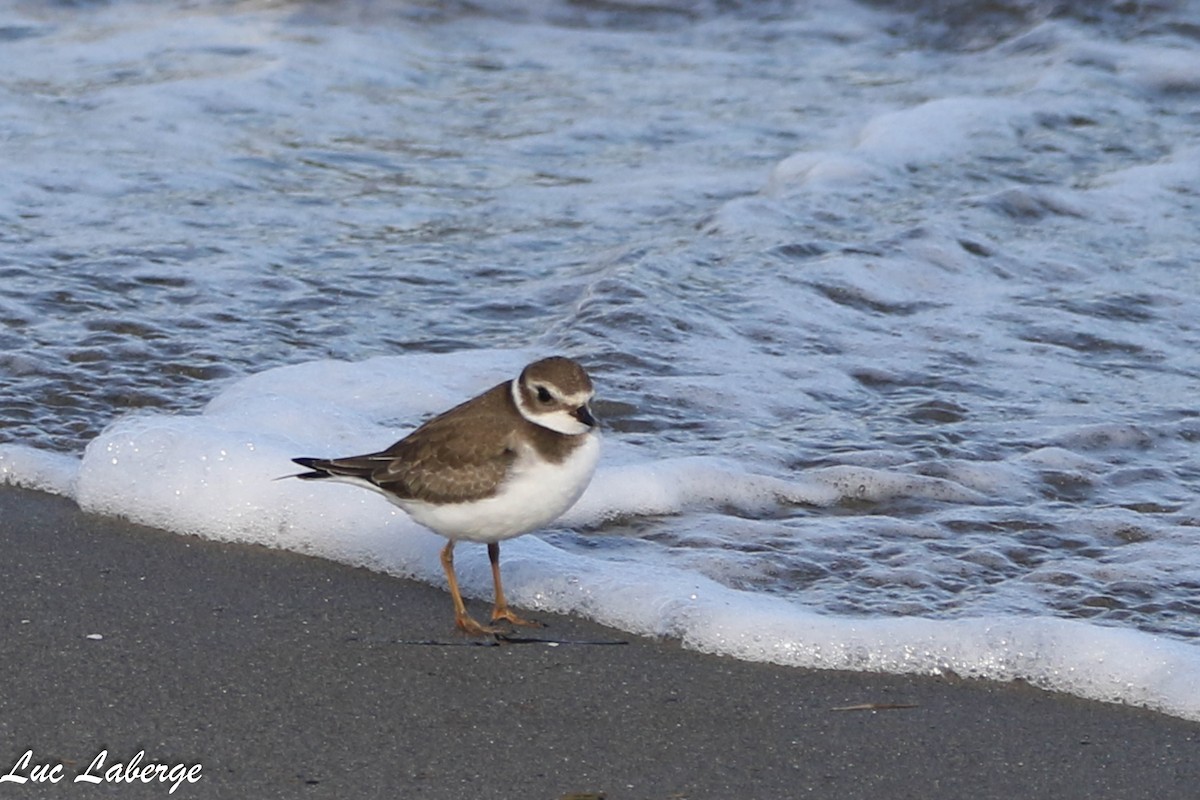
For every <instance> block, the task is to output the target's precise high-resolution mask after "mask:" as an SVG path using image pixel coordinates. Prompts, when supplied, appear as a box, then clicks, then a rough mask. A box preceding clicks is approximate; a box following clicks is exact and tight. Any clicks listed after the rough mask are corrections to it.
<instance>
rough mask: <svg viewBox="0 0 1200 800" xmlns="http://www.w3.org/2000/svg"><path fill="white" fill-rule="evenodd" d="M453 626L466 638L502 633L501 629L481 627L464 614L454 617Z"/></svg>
mask: <svg viewBox="0 0 1200 800" xmlns="http://www.w3.org/2000/svg"><path fill="white" fill-rule="evenodd" d="M454 624H455V626H457V627H458V629H459V630H460V631H462V632H463V633H465V634H467V635H468V636H491V635H493V634H497V633H503V632H504V629H503V628H497V627H496V626H495V625H481V624H479V623H478V622H476V621H475V620H474V619H472V618H471V617H469V616H467V615H466V614H464V615H462V616H461V617H455V618H454Z"/></svg>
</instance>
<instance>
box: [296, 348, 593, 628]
mask: <svg viewBox="0 0 1200 800" xmlns="http://www.w3.org/2000/svg"><path fill="white" fill-rule="evenodd" d="M594 394H595V390H594V389H593V388H592V381H591V379H590V378H589V377H588V375H587V373H586V372H585V371H584V369H583V367H581V366H580V365H579V364H577V363H576V362H575V361H572V360H571V359H569V358H563V357H561V356H554V357H551V358H544V359H542V360H540V361H535V362H533V363H532V364H529V365H528V366H526V367H525V369H523V370H522V371H521V374H520V375H519V376H518V377H517V378H515V379H513V380H511V381H505V382H504V383H501V384H499V385H498V386H494V387H492V388H491V389H489V390H487V391H486V392H484V393H483V394H481V395H479V396H478V397H475V398H472V399H471V400H468V401H466V402H465V403H462V404H461V405H458V406H455V407H454V408H452V409H450V410H449V411H446V412H444V413H442V414H439V415H438V416H436V417H434V418H433V419H431V420H429V421H428V422H426V423H424V424H423V425H421V426H420V427H419V428H417V429H416V430H415V431H413V432H412V433H410V434H409V435H408V436H406V437H404V438H403V439H401V440H400V441H398V442H396V443H395V444H393V445H392V446H391V447H389V448H387V449H386V450H382V451H380V452H378V453H369V454H367V455H360V456H349V457H346V458H294V459H292V460H293V461H294V462H295V463H297V464H299V465H300V466H302V467H305V468H307V469H309V470H311V471H310V472H304V473H301V474H300V475H297V476H295V477H298V478H301V479H303V480H333V481H342V482H346V483H352V484H355V485H356V486H362V487H364V488H367V489H371V490H373V491H376V492H379V493H380V494H382V495H383V496H384V497H386V498H387V499H388V500H389V501H391V502H392V503H394V504H396V505H397V506H399V507H400V508H402V509H404V511H405V512H406V513H408V515H409V516H410V517H412V518H413V519H414V520H415V521H416V522H418V523H420V524H421V525H423V526H425V527H426V528H428V529H430V530H431V531H433V532H434V533H437V534H440V535H442V536H444V537H446V539H448V540H449V541H447V542H446V546H445V547H444V548H443V549H442V568H443V569H444V570H445V572H446V581H447V583H448V584H449V587H450V595H451V597H452V598H453V599H454V622H455V624H456V625H457V626H458V628H459V629H461V630H463V631H465V632H466V633H468V634H472V635H484V634H490V633H497V632H500V630H501V629H500V628H497V627H496V626H494V625H482V624H480V623H479V622H476V621H475V620H474V619H472V618H471V616H470V615H469V614H468V613H467V609H466V605H465V604H464V603H463V599H462V595H461V594H460V593H459V590H458V579H457V577H456V575H455V572H454V545H455V544H456V543H457V542H459V541H461V540H466V541H470V542H486V543H487V546H488V559H489V560H490V561H491V565H492V582H493V584H494V586H495V603H494V605H493V607H492V622H493V623H495V622H500V621H505V622H508V623H511V624H514V625H538V624H539V623H537V622H533V621H531V620H527V619H523V618H522V617H520V616H518V615H517V614H516V613H515V612H513V610H512V609H511V608H509V606H508V602H507V601H506V600H505V598H504V589H503V586H502V584H501V581H500V542H502V541H504V540H505V539H511V538H513V537H514V536H520V535H521V534H524V533H528V532H530V531H533V530H536V529H538V528H541V527H543V526H545V525H547V524H548V523H550V522H551V521H553V520H555V519H557V518H558V517H559V516H560V515H561V514H562V513H563V512H565V511H566V510H567V509H568V508H570V507H571V506H572V505H574V504H575V501H576V500H578V499H579V496H580V495H582V494H583V491H584V489H585V488H587V485H588V482H589V481H591V478H592V473H593V472H594V471H595V469H596V462H597V461H598V460H599V457H600V437H599V434H598V432H597V430H596V428H597V425H596V419H595V417H593V416H592V412H591V408H590V407H589V403H590V402H591V400H592V397H593V396H594Z"/></svg>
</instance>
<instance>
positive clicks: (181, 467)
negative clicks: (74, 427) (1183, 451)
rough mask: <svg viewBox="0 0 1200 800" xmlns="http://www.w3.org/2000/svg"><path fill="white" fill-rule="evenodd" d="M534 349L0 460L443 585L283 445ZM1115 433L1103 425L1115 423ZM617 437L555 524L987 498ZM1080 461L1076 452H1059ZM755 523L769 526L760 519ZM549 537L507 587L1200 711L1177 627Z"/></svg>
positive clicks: (274, 387) (775, 643)
mask: <svg viewBox="0 0 1200 800" xmlns="http://www.w3.org/2000/svg"><path fill="white" fill-rule="evenodd" d="M527 357H528V354H527V353H524V352H511V351H504V352H480V353H472V354H469V355H465V356H462V355H448V356H414V357H396V358H377V359H372V360H368V361H364V362H361V363H344V362H332V361H327V362H313V363H308V364H301V365H297V366H292V367H285V368H280V369H275V370H268V371H266V372H263V373H259V374H257V375H254V376H252V377H250V378H248V379H246V380H243V381H240V382H237V383H234V384H233V385H231V386H230V387H229V388H228V389H227V390H226V391H225V392H223V393H222V394H221V395H220V396H218V397H217V398H215V399H214V400H213V401H212V403H210V404H209V406H208V408H207V409H206V410H205V412H204V413H203V414H200V415H195V416H184V415H162V414H138V415H133V416H128V417H125V418H122V419H119V420H117V421H116V422H114V423H113V424H112V425H111V426H110V427H109V428H108V429H107V430H105V431H104V433H103V434H102V435H101V436H100V437H98V438H97V439H96V440H95V441H93V442H92V443H91V444H90V445H89V446H88V448H87V451H86V453H85V454H84V456H83V458H82V460H81V461H80V460H75V459H70V458H68V457H64V456H54V457H47V456H45V454H41V453H38V452H37V451H31V450H29V449H27V448H20V447H14V446H4V447H0V467H2V470H3V475H4V477H5V480H6V481H8V482H13V483H18V484H21V485H29V486H36V487H39V488H50V489H53V490H55V491H60V492H68V491H73V493H74V496H75V498H76V499H77V500H78V502H79V504H80V506H81V507H82V508H84V509H85V510H87V511H90V512H94V513H100V514H107V515H114V516H120V517H124V518H127V519H130V520H133V521H137V522H140V523H145V524H149V525H154V526H157V527H160V528H163V529H166V530H171V531H176V532H178V533H181V534H191V535H196V536H201V537H205V538H210V539H216V540H221V541H234V542H247V543H255V544H262V545H267V546H271V547H279V548H285V549H290V550H295V551H298V552H303V553H307V554H311V555H316V556H320V557H324V558H329V559H332V560H335V561H339V562H342V563H346V564H351V565H361V566H366V567H369V568H372V569H376V570H381V571H384V572H387V573H390V574H394V575H402V576H410V577H416V578H418V579H420V580H423V581H428V582H431V583H434V584H438V585H440V584H441V582H442V574H441V568H440V565H439V561H438V551H439V549H440V547H441V544H442V540H441V539H440V538H439V537H437V536H435V535H433V534H431V533H429V532H427V531H425V530H423V529H421V528H420V527H419V526H417V525H416V524H415V523H413V522H412V521H411V520H409V519H408V518H407V517H406V516H405V515H404V514H403V513H402V512H400V511H398V510H397V509H395V508H394V507H392V506H391V505H389V504H388V503H387V502H386V501H384V500H382V499H381V498H379V497H377V496H376V495H374V494H373V493H370V492H364V491H362V490H360V489H357V488H354V487H350V486H342V485H327V484H313V483H305V482H301V481H293V480H290V479H286V478H284V479H280V478H281V477H282V476H287V475H290V474H292V473H294V471H295V467H294V466H293V465H292V464H291V462H290V458H291V457H292V456H295V455H301V454H317V455H333V454H337V453H340V452H342V451H356V450H357V449H360V448H373V447H378V446H382V445H386V444H388V443H390V441H391V440H392V438H393V437H395V436H398V435H401V434H403V432H404V431H405V430H406V428H407V427H408V426H411V425H412V424H413V423H415V422H416V421H418V420H419V418H420V417H422V416H423V415H425V414H427V413H430V412H433V411H435V410H437V409H440V408H441V407H443V406H444V405H445V404H446V403H447V402H449V401H451V400H453V399H454V398H457V397H459V395H460V394H461V393H462V391H464V390H467V391H471V390H474V389H478V388H481V387H485V386H487V385H489V384H490V382H491V381H492V380H495V379H497V378H498V377H499V376H501V374H502V373H501V372H500V371H499V370H498V369H497V368H496V365H498V364H499V365H506V366H508V367H510V368H511V367H512V366H513V365H516V364H519V363H521V362H522V361H523V360H524V359H525V358H527ZM509 371H510V372H511V371H512V370H511V369H509ZM399 416H403V417H406V418H407V419H406V421H405V423H404V424H398V417H399ZM1107 433H1108V434H1109V437H1108V438H1110V439H1111V435H1112V434H1115V433H1116V432H1113V431H1109V432H1107ZM616 449H617V452H616V453H615V454H614V455H613V457H612V461H611V462H610V463H608V464H607V465H605V466H602V468H601V470H600V471H599V473H598V474H597V476H596V479H595V481H594V482H593V484H592V486H591V487H590V488H589V490H588V492H587V493H586V494H585V496H584V498H583V499H582V500H581V501H580V503H579V504H578V505H577V506H576V507H575V508H574V509H572V511H570V512H569V513H568V514H567V516H566V517H565V518H564V519H563V520H562V521H561V523H560V527H561V526H570V527H572V528H575V529H577V530H579V531H581V532H582V533H581V536H582V538H583V539H587V538H589V537H593V538H594V537H600V539H601V540H604V541H610V540H612V538H613V537H614V536H619V535H620V530H621V528H620V523H621V521H626V522H628V520H630V519H633V518H637V517H642V516H645V515H653V516H661V515H666V516H668V517H670V518H675V519H677V520H679V529H680V530H681V531H687V530H696V531H697V532H701V531H704V532H705V534H704V535H712V534H713V533H714V532H719V530H720V526H721V524H722V523H721V522H720V515H719V514H717V515H716V516H714V515H713V513H712V512H713V510H718V509H725V510H726V511H728V510H729V509H736V510H737V512H738V513H739V514H744V515H750V516H754V515H762V514H767V515H768V516H769V515H770V514H771V513H772V511H773V510H774V509H776V508H778V507H779V505H780V504H784V505H788V504H803V505H806V506H811V507H823V506H828V505H829V504H833V503H838V502H845V501H854V502H862V501H872V502H879V501H881V500H888V499H891V500H895V499H901V498H914V497H915V498H934V499H936V500H938V501H942V502H949V503H956V504H968V505H969V504H976V503H979V502H982V501H983V500H984V496H983V495H981V494H980V493H979V491H977V490H975V489H968V488H966V487H965V486H962V485H960V484H957V483H955V482H953V481H951V480H946V479H934V478H929V477H924V476H919V475H913V474H910V473H906V472H903V471H897V470H896V469H892V468H888V467H878V468H876V467H870V468H868V467H861V466H849V465H846V466H839V467H827V468H820V469H813V470H807V471H804V472H802V473H800V474H797V475H795V476H794V477H793V478H792V479H783V478H780V477H778V476H771V475H756V474H754V473H753V472H750V471H748V470H746V469H745V468H744V466H742V465H739V464H737V463H735V462H731V461H729V460H727V459H712V458H699V459H697V458H683V459H680V458H672V459H663V460H659V461H649V462H647V461H644V460H637V457H638V453H637V452H636V451H632V450H628V449H622V448H620V447H618V448H616ZM1058 452H1059V451H1058V450H1056V449H1055V448H1045V449H1043V450H1040V451H1038V454H1037V459H1036V460H1037V462H1038V463H1039V464H1042V465H1049V466H1056V467H1057V466H1064V465H1063V464H1060V462H1061V461H1063V458H1062V457H1061V456H1059V455H1056V453H1058ZM1073 465H1074V461H1073V460H1068V462H1067V464H1065V466H1073ZM984 483H986V482H984ZM72 487H73V489H72ZM980 488H983V487H982V486H980ZM706 510H707V511H706ZM689 518H690V519H689ZM705 519H707V520H709V522H708V523H705V522H704V521H703V520H705ZM614 521H616V522H614ZM614 524H615V525H617V530H616V531H614V530H612V529H611V526H613V525H614ZM754 524H755V525H757V526H759V527H761V528H768V529H769V528H770V527H771V525H772V524H771V523H770V522H769V521H767V520H764V521H761V522H757V523H754ZM668 527H669V526H668ZM811 527H812V529H813V530H812V535H813V536H815V537H817V538H820V537H821V536H830V535H832V534H833V532H832V531H828V530H826V531H824V532H823V533H822V528H823V525H822V523H821V522H820V521H819V520H814V521H813V522H812V524H811ZM872 527H873V531H872V532H868V531H867V529H868V528H872ZM1092 527H1094V528H1095V527H1099V526H1098V525H1096V524H1093V525H1092ZM1119 527H1120V526H1119V525H1115V524H1114V526H1113V529H1114V530H1116V529H1118V528H1119ZM896 530H899V529H896ZM864 535H866V536H884V537H886V536H888V535H889V534H887V533H886V532H885V531H884V529H883V528H881V527H879V526H878V525H872V524H868V525H866V526H864V528H863V530H861V531H860V533H859V538H861V537H862V536H864ZM906 535H918V534H916V532H914V531H907V532H906ZM935 538H936V537H935ZM553 541H555V539H554V537H550V538H549V539H546V538H543V537H538V536H527V537H521V538H519V539H516V540H513V541H511V542H508V543H506V544H505V568H506V579H507V587H506V588H507V589H508V590H509V593H510V596H511V599H512V600H513V601H514V602H516V603H518V604H520V605H522V606H527V607H530V608H534V609H545V610H551V611H556V612H563V613H576V614H582V615H586V616H589V617H591V618H593V619H596V620H599V621H601V622H604V623H607V624H610V625H614V626H617V627H620V628H623V629H625V630H629V631H632V632H636V633H644V634H650V635H669V636H675V637H679V638H681V639H682V640H683V641H684V642H685V643H686V644H687V645H688V646H689V647H694V648H696V649H698V650H703V651H707V652H713V653H721V654H727V655H732V656H736V657H738V658H744V659H750V660H761V661H772V662H776V663H780V664H788V665H795V666H805V667H816V668H823V669H849V670H877V671H885V672H913V673H923V674H943V673H954V674H957V675H961V676H967V677H979V678H990V679H994V680H1014V679H1024V680H1028V681H1030V682H1031V683H1033V684H1035V685H1038V686H1041V687H1044V688H1047V689H1053V690H1059V691H1064V692H1070V693H1073V694H1077V695H1079V696H1081V697H1087V698H1092V699H1097V700H1104V701H1113V702H1124V703H1132V704H1137V705H1144V706H1146V707H1149V708H1154V709H1158V710H1161V711H1164V712H1166V713H1170V714H1176V715H1179V716H1184V717H1188V718H1193V719H1200V698H1198V697H1197V695H1196V693H1195V692H1194V686H1195V685H1196V683H1197V682H1198V681H1200V649H1198V648H1196V647H1195V646H1193V645H1190V644H1186V643H1183V642H1179V641H1171V640H1168V639H1164V638H1161V637H1157V636H1153V635H1150V634H1145V633H1139V632H1136V631H1128V630H1119V629H1114V628H1108V627H1099V626H1096V625H1093V624H1089V623H1086V622H1080V621H1067V620H1059V619H1052V618H1047V617H1044V616H1037V615H1034V616H1031V617H1027V618H1022V617H1015V616H980V617H972V618H963V619H932V618H925V617H910V618H879V617H876V618H861V617H847V616H837V615H831V614H823V613H816V612H815V611H814V610H813V609H812V608H811V606H809V605H807V604H806V603H805V601H804V598H803V596H802V595H801V596H794V597H779V596H770V595H765V594H762V593H759V592H751V591H744V590H739V589H737V588H733V587H731V586H729V585H725V584H723V583H721V582H718V581H716V580H713V579H712V578H710V577H706V576H705V575H704V574H701V573H700V572H697V571H695V570H693V569H689V568H688V567H687V566H686V564H687V563H688V562H687V561H679V560H677V559H676V560H675V561H674V562H672V560H671V559H669V558H668V559H663V558H661V557H653V556H652V557H650V558H649V559H647V560H641V559H631V558H628V557H622V556H621V555H620V554H618V555H617V557H615V558H610V557H605V555H604V553H599V554H588V553H584V552H578V551H576V550H575V549H574V548H571V547H570V546H568V547H567V548H566V549H564V547H561V546H557V545H555V544H554V543H553ZM851 541H852V539H847V540H845V541H843V542H842V543H841V544H840V545H839V546H845V545H847V544H850V543H851ZM568 545H569V543H568ZM969 561H970V559H969V558H968V559H966V562H965V563H969ZM459 566H460V572H461V577H462V582H463V585H464V589H465V592H466V593H467V594H468V595H470V596H475V597H487V596H488V594H489V591H490V584H489V572H488V569H487V561H486V557H485V556H484V555H483V552H482V549H478V552H476V551H475V550H472V549H471V548H467V549H465V550H463V552H462V553H461V554H460V558H459ZM897 569H898V574H899V568H897ZM1030 577H1031V580H1033V579H1036V574H1034V575H1031V576H1030ZM1047 577H1048V579H1050V580H1053V579H1054V578H1053V575H1049V576H1047ZM1126 577H1128V576H1127V575H1126ZM917 579H918V580H919V579H920V578H919V575H918V577H917Z"/></svg>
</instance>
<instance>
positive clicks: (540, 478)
mask: <svg viewBox="0 0 1200 800" xmlns="http://www.w3.org/2000/svg"><path fill="white" fill-rule="evenodd" d="M599 460H600V438H599V437H598V436H596V435H594V434H588V435H587V437H586V438H585V439H584V444H583V445H581V446H580V447H578V448H576V449H575V452H573V453H572V454H571V455H570V457H568V458H567V459H566V460H565V461H563V462H562V463H561V464H547V463H545V462H542V461H539V460H537V459H535V458H533V457H532V455H531V454H530V453H527V454H522V455H521V456H520V457H518V459H517V461H516V463H515V464H514V466H513V471H512V473H511V474H510V475H509V477H508V480H507V481H505V483H504V486H503V487H502V488H501V490H500V491H499V492H498V493H496V494H495V495H493V496H492V497H489V498H486V499H484V500H476V501H473V502H470V503H452V504H449V505H434V504H431V503H422V502H420V501H415V500H394V502H395V503H396V504H397V505H398V506H400V507H401V508H403V509H404V510H405V511H406V512H408V515H409V516H411V517H412V518H413V519H414V520H416V521H417V522H419V523H420V524H422V525H424V526H425V527H426V528H429V529H430V530H432V531H434V532H435V533H440V534H441V535H442V536H445V537H446V538H448V539H465V540H467V541H472V542H498V541H501V540H502V539H511V538H512V537H514V536H520V535H521V534H522V533H528V532H529V531H532V530H536V529H538V528H541V527H542V526H544V525H547V524H549V523H550V522H552V521H553V520H555V519H557V518H558V517H559V516H560V515H562V513H563V512H565V511H566V510H567V509H568V508H570V507H571V506H573V505H575V501H576V500H578V499H579V497H580V495H582V494H583V490H584V489H586V488H587V485H588V483H589V482H590V481H591V479H592V473H593V472H595V471H596V462H597V461H599ZM389 499H391V498H389Z"/></svg>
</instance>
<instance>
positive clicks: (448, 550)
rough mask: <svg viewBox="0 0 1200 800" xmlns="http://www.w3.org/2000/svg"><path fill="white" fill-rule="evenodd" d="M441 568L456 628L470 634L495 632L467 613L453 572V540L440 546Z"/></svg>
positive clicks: (483, 634)
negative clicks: (448, 590)
mask: <svg viewBox="0 0 1200 800" xmlns="http://www.w3.org/2000/svg"><path fill="white" fill-rule="evenodd" d="M442 569H444V570H445V571H446V582H447V583H449V584H450V597H451V598H453V600H454V624H455V625H457V626H458V629H459V630H461V631H463V632H465V633H469V634H470V635H472V636H486V635H487V634H489V633H496V628H493V627H491V626H490V625H480V624H479V623H478V622H476V621H475V620H473V619H471V616H470V615H469V614H468V613H467V606H466V604H465V603H463V599H462V595H461V594H459V591H458V577H457V576H455V574H454V540H453V539H451V540H450V541H448V542H446V546H445V547H443V548H442Z"/></svg>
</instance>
